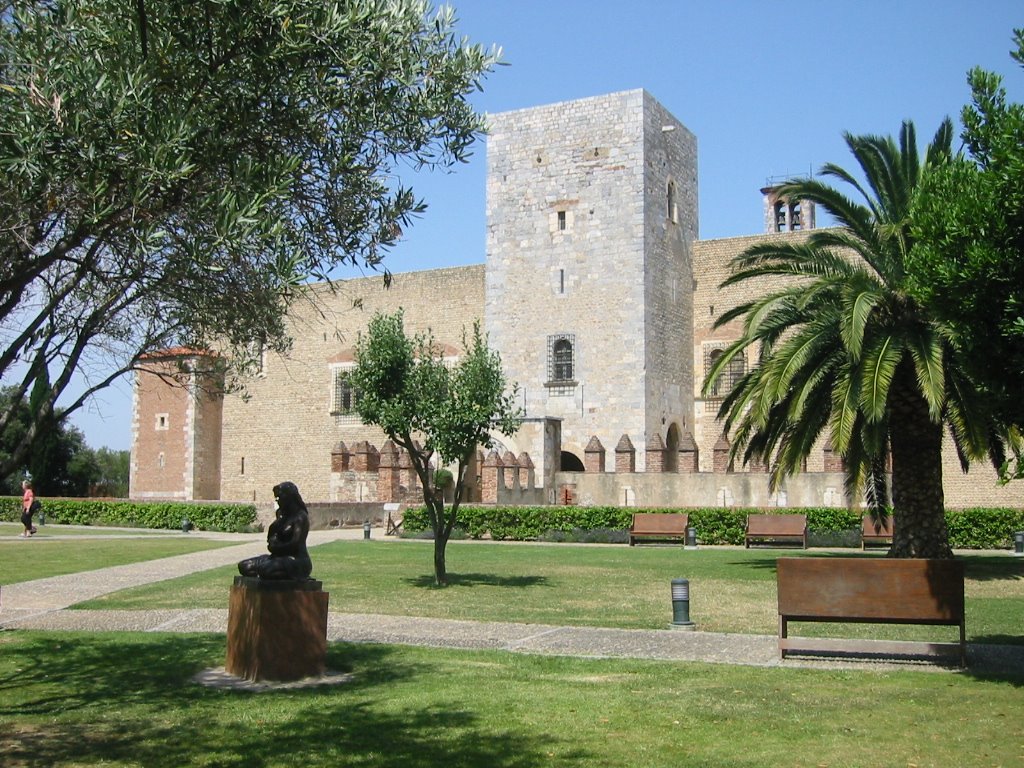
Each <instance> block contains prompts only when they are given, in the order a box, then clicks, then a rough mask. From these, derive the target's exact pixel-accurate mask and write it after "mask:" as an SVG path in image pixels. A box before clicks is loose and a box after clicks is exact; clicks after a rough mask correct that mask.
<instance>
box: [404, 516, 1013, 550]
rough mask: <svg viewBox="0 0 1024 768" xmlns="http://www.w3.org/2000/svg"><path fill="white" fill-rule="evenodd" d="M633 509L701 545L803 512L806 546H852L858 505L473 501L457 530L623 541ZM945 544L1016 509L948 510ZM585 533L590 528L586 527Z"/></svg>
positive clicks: (1004, 529)
mask: <svg viewBox="0 0 1024 768" xmlns="http://www.w3.org/2000/svg"><path fill="white" fill-rule="evenodd" d="M634 512H685V513H687V514H688V515H689V516H690V525H692V526H694V527H695V528H696V529H697V540H698V541H699V542H700V543H701V544H732V545H742V544H743V537H744V533H745V530H746V522H747V515H749V514H766V513H767V514H780V515H781V514H805V515H807V529H808V537H809V539H810V540H811V541H812V542H814V546H848V547H859V546H860V525H861V517H862V516H863V514H864V513H863V511H862V510H859V509H847V508H845V507H802V508H782V507H777V508H771V509H755V508H744V507H696V508H679V509H642V508H637V507H571V506H543V507H517V506H479V505H466V506H462V507H460V508H459V522H458V526H459V528H460V529H461V530H462V531H464V532H465V535H466V536H468V537H470V538H473V539H479V538H482V537H484V536H488V535H489V536H490V537H491V538H492V539H495V540H496V541H503V540H508V541H576V542H583V541H615V542H618V541H622V542H626V541H628V536H627V534H626V532H627V531H628V530H629V525H630V522H631V521H632V517H633V513H634ZM946 523H947V525H948V527H949V540H950V544H951V545H952V546H953V547H954V548H955V549H1007V548H1009V547H1011V546H1012V543H1013V533H1014V531H1020V530H1024V510H1021V509H982V508H978V509H961V510H948V511H947V512H946ZM404 528H405V531H406V532H407V534H408V535H410V536H413V535H419V534H420V533H421V532H423V531H429V529H430V522H429V520H428V518H427V511H426V509H425V508H422V507H420V508H411V509H409V510H407V511H406V513H405V525H404ZM587 532H592V533H587Z"/></svg>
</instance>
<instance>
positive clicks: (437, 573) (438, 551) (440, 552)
mask: <svg viewBox="0 0 1024 768" xmlns="http://www.w3.org/2000/svg"><path fill="white" fill-rule="evenodd" d="M447 544H448V536H447V535H446V534H445V532H444V531H441V532H440V533H435V534H434V581H435V582H437V585H438V586H439V587H447V586H448V570H447V568H446V567H445V563H444V549H445V547H446V546H447Z"/></svg>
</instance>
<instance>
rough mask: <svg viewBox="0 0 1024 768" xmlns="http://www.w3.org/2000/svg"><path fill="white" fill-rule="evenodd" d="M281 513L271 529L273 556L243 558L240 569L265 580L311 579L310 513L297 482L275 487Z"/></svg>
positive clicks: (271, 554) (269, 540)
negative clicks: (308, 538)
mask: <svg viewBox="0 0 1024 768" xmlns="http://www.w3.org/2000/svg"><path fill="white" fill-rule="evenodd" d="M274 498H275V499H276V500H277V512H276V513H275V517H274V522H272V523H271V524H270V528H268V529H267V549H269V550H270V554H269V555H260V556H259V557H251V558H249V559H248V560H243V561H242V562H240V563H239V564H238V572H239V573H240V574H242V575H243V576H258V577H259V578H261V579H297V580H302V579H308V578H309V574H310V573H312V571H313V561H312V560H310V559H309V551H308V550H307V549H306V536H307V535H308V534H309V512H308V510H307V509H306V505H305V503H304V502H303V501H302V497H301V496H300V495H299V489H298V488H297V487H296V486H295V483H280V484H279V485H275V486H274Z"/></svg>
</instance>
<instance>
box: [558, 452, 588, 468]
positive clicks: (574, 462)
mask: <svg viewBox="0 0 1024 768" xmlns="http://www.w3.org/2000/svg"><path fill="white" fill-rule="evenodd" d="M559 469H560V470H561V471H562V472H583V471H584V468H583V462H582V461H581V460H580V457H579V456H577V455H576V454H574V453H570V452H569V451H562V464H561V466H560V467H559Z"/></svg>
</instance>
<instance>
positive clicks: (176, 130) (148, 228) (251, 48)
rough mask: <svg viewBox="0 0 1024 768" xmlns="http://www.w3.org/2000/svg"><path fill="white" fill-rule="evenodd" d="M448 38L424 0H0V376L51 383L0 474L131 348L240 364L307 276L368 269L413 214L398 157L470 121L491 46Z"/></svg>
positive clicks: (474, 131)
mask: <svg viewBox="0 0 1024 768" xmlns="http://www.w3.org/2000/svg"><path fill="white" fill-rule="evenodd" d="M454 24H455V17H454V12H453V11H452V10H451V9H450V8H447V7H443V8H441V9H440V10H438V11H436V12H434V11H433V10H432V8H431V5H430V3H429V2H426V1H425V0H343V1H342V2H337V3H324V2H319V1H315V0H196V1H195V2H186V3H182V2H178V1H177V0H136V2H134V3H124V2H120V1H116V0H0V126H2V129H0V169H2V178H3V184H0V381H3V382H5V383H8V384H11V385H13V386H14V388H15V390H16V392H17V394H18V397H16V398H15V399H16V400H17V399H18V398H20V396H22V395H25V394H27V393H30V392H32V390H33V387H34V385H35V383H36V382H38V381H41V380H42V379H43V378H44V372H45V371H46V370H47V369H48V370H49V371H50V372H51V373H52V381H50V384H49V387H48V390H49V392H48V395H47V396H46V397H43V398H41V399H40V400H39V402H38V404H37V406H38V407H36V408H34V409H33V410H32V412H31V414H30V417H31V418H30V423H29V428H28V430H27V431H25V432H24V435H23V440H22V442H21V443H20V444H18V445H16V446H12V448H11V451H10V452H9V453H8V454H7V455H6V456H5V457H4V458H3V459H2V460H0V476H2V475H5V474H7V473H9V472H11V471H12V470H13V469H15V468H17V467H18V466H20V464H21V463H22V461H23V459H24V457H25V456H26V455H27V452H28V450H29V446H30V445H31V443H32V442H33V441H34V440H35V439H37V437H38V436H39V435H40V434H41V432H42V431H43V430H44V427H45V425H46V421H47V419H49V418H51V417H52V416H53V415H54V414H56V413H57V412H58V411H60V412H61V413H62V414H63V415H65V416H66V415H67V414H70V413H72V412H73V411H75V410H76V409H78V408H79V407H81V405H82V404H83V403H84V402H85V401H86V400H87V398H89V397H90V396H91V395H92V394H93V393H94V392H96V391H97V390H99V389H101V388H103V387H105V386H107V385H108V384H110V383H111V382H112V381H113V380H115V379H117V378H118V377H120V376H122V375H124V374H125V373H126V372H128V371H130V370H132V369H133V367H135V366H137V365H138V364H139V360H140V356H141V355H142V354H143V353H144V352H146V351H147V350H153V349H160V348H165V347H170V346H175V345H184V346H188V347H194V348H206V347H207V346H209V345H212V344H216V345H217V347H216V348H218V349H220V350H222V351H224V352H225V353H226V354H224V355H222V356H221V358H220V359H221V360H233V361H241V363H242V364H244V362H245V360H246V355H245V353H244V352H245V350H246V349H249V348H251V345H252V344H253V342H254V341H255V342H259V343H261V344H263V345H265V346H267V347H270V348H274V349H278V350H282V349H284V348H286V347H287V345H288V339H287V336H286V333H285V324H284V322H283V319H282V318H283V314H284V312H285V311H286V310H287V308H288V306H289V304H290V303H291V302H293V301H295V300H296V299H298V298H300V297H302V296H305V295H306V294H305V293H304V292H303V290H302V285H303V284H304V283H305V281H306V280H307V279H308V278H312V279H323V278H325V277H328V276H329V275H330V273H331V271H332V270H333V269H334V268H336V267H337V266H338V265H340V264H345V263H349V264H360V265H366V266H369V267H371V268H378V267H380V265H381V264H382V259H383V257H384V255H385V253H386V251H387V249H388V248H389V247H390V246H391V245H392V244H393V243H394V242H395V241H396V239H397V238H398V237H399V236H400V234H401V230H402V227H404V226H407V225H408V224H409V222H410V220H411V218H412V217H414V216H416V215H418V214H420V213H421V212H422V211H423V210H424V208H425V206H424V204H423V202H422V201H420V200H418V199H417V198H416V197H415V196H414V195H413V193H412V191H411V190H410V189H408V188H406V187H404V186H403V185H401V184H399V183H397V182H395V178H396V173H397V170H398V167H399V165H400V164H403V163H405V164H408V165H410V166H412V167H418V168H420V167H426V168H436V167H447V166H451V165H452V164H454V163H456V162H458V161H461V160H463V159H464V158H465V157H466V156H467V154H468V152H469V150H470V147H471V145H472V143H473V142H474V141H475V140H476V139H477V138H478V136H479V134H480V132H481V130H482V126H483V124H482V118H481V117H480V116H479V115H477V114H476V113H475V112H474V110H473V109H472V107H471V105H470V104H469V103H468V101H467V99H468V96H469V95H470V94H471V93H472V92H473V91H474V90H476V89H478V88H479V86H480V82H481V79H482V78H483V77H484V76H485V75H486V74H487V73H488V72H489V71H490V70H491V68H492V67H493V65H495V64H496V63H497V61H498V59H499V56H500V52H499V51H497V50H492V51H485V50H483V49H482V48H481V47H480V46H476V45H471V44H469V43H468V42H466V41H464V40H462V39H461V38H459V37H457V36H456V34H455V28H454ZM385 276H386V272H385ZM250 357H251V355H250ZM75 374H77V375H78V376H79V377H80V380H82V381H84V382H85V383H86V386H85V387H84V389H83V390H82V391H81V394H80V395H79V396H77V397H75V396H71V395H70V392H69V390H68V385H69V383H70V382H71V380H72V376H73V375H75ZM227 381H228V382H229V383H230V381H231V378H230V377H229V378H228V380H227ZM62 396H63V399H62ZM58 402H60V403H61V405H60V407H58ZM16 417H17V415H16V414H15V413H14V412H13V411H9V410H5V411H2V412H0V432H2V431H4V430H5V428H6V426H7V425H8V424H9V423H10V422H11V421H12V420H13V419H15V418H16ZM46 428H48V427H46Z"/></svg>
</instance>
